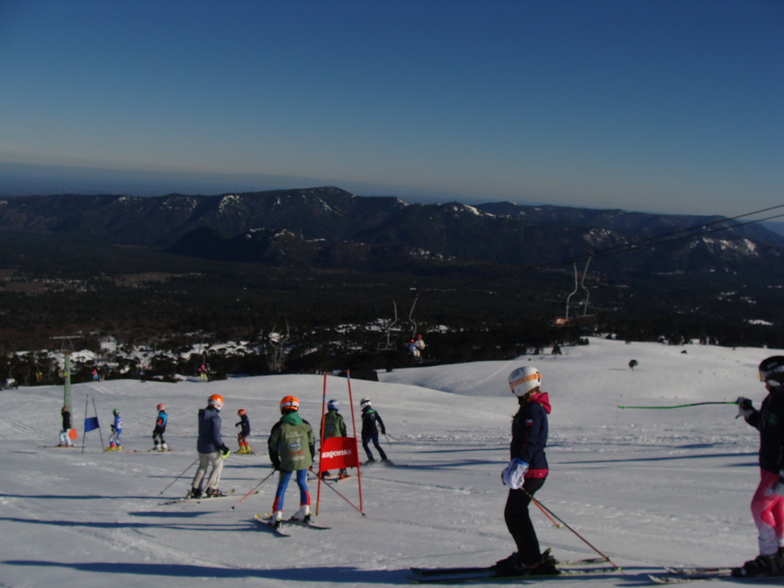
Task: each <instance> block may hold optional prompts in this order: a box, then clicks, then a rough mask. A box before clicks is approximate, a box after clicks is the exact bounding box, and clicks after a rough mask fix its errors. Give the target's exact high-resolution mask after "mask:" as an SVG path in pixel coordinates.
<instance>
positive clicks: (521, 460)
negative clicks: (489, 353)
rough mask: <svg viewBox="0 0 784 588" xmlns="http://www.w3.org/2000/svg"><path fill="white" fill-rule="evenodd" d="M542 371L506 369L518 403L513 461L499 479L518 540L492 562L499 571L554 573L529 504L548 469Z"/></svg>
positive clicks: (510, 525) (507, 515) (509, 523)
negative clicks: (513, 548)
mask: <svg viewBox="0 0 784 588" xmlns="http://www.w3.org/2000/svg"><path fill="white" fill-rule="evenodd" d="M541 383H542V374H540V373H539V370H537V369H536V368H534V367H524V368H518V369H516V370H514V371H513V372H512V373H511V374H509V387H510V388H511V390H512V394H514V395H515V396H517V399H518V400H517V401H518V404H519V405H520V408H519V409H518V411H517V414H516V415H515V416H514V419H513V420H512V442H511V444H510V447H509V450H510V453H511V457H512V461H510V462H509V465H508V466H506V468H505V469H504V471H503V473H502V474H501V479H502V480H503V481H504V484H506V485H507V486H509V495H508V496H507V499H506V507H505V508H504V520H505V522H506V528H507V529H509V533H511V535H512V538H513V539H514V541H515V545H516V546H517V551H516V552H515V553H513V554H512V555H510V556H509V557H508V558H506V559H502V560H501V561H498V562H496V564H495V573H496V575H497V576H522V575H536V574H557V573H558V570H557V568H556V567H555V560H554V559H553V558H552V556H549V554H548V555H544V556H543V555H542V554H541V553H540V551H539V540H538V539H537V537H536V531H535V530H534V526H533V523H532V522H531V517H530V515H529V513H528V505H529V504H530V503H531V500H533V497H534V494H535V493H536V492H537V490H539V489H540V488H541V487H542V486H543V485H544V482H545V479H546V478H547V473H548V466H547V457H546V456H545V453H544V449H545V446H546V445H547V433H548V423H547V415H548V414H550V398H549V395H548V394H547V392H542V391H541V390H540V386H541Z"/></svg>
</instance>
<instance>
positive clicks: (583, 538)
mask: <svg viewBox="0 0 784 588" xmlns="http://www.w3.org/2000/svg"><path fill="white" fill-rule="evenodd" d="M521 490H523V491H524V492H525V493H526V494H527V495H528V497H529V498H530V499H531V501H532V502H533V503H534V504H536V505H537V506H538V507H539V508H541V509H542V511H544V512H546V513H547V514H549V515H551V516H552V517H553V518H554V519H556V520H557V521H559V522H560V523H561V524H562V525H563V526H564V527H566V528H567V529H569V530H570V531H571V532H572V533H574V534H575V535H576V536H577V538H578V539H580V541H582V542H583V543H585V544H586V545H587V546H588V547H590V548H591V549H593V550H594V551H595V552H596V553H598V554H599V555H601V556H602V557H603V558H604V561H606V562H607V563H608V564H610V565H611V566H613V567H614V568H615V569H617V570H620V569H621V566H619V565H616V564H615V563H613V561H612V560H611V559H610V558H609V557H607V556H606V555H604V554H603V553H602V552H601V551H599V550H598V549H596V547H594V546H593V545H592V544H591V543H590V542H589V541H588V540H587V539H586V538H585V537H583V536H582V535H580V533H578V532H577V531H575V530H574V529H572V528H571V527H570V526H569V525H567V524H566V523H565V522H564V520H563V519H562V518H561V517H559V516H558V515H557V514H555V513H554V512H553V511H551V510H550V509H549V508H547V507H546V506H545V505H544V504H542V503H541V502H539V501H538V500H537V499H536V498H534V496H533V494H531V493H530V492H529V491H528V490H526V489H525V488H521Z"/></svg>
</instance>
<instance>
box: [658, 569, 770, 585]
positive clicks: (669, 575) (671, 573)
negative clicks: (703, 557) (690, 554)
mask: <svg viewBox="0 0 784 588" xmlns="http://www.w3.org/2000/svg"><path fill="white" fill-rule="evenodd" d="M664 569H665V570H666V573H664V574H649V575H648V577H649V578H650V579H651V581H652V582H654V583H655V584H683V583H685V582H693V581H694V580H727V579H730V578H731V579H732V580H740V581H744V580H748V581H750V582H754V581H757V582H766V581H767V582H771V581H772V580H771V578H777V577H778V578H782V577H783V576H784V574H775V575H771V574H757V575H754V576H735V575H734V573H733V572H734V571H735V570H737V569H738V568H670V567H665V568H664Z"/></svg>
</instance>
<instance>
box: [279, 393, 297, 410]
mask: <svg viewBox="0 0 784 588" xmlns="http://www.w3.org/2000/svg"><path fill="white" fill-rule="evenodd" d="M284 410H299V400H297V398H296V397H295V396H284V397H283V399H282V400H281V401H280V412H283V411H284Z"/></svg>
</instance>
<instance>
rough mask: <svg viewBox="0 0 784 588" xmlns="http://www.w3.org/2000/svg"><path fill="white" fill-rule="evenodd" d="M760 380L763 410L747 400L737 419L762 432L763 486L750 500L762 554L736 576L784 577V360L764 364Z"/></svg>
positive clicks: (741, 404) (740, 402)
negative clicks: (762, 391)
mask: <svg viewBox="0 0 784 588" xmlns="http://www.w3.org/2000/svg"><path fill="white" fill-rule="evenodd" d="M759 376H760V380H761V381H762V382H765V388H766V389H767V391H768V395H767V396H766V397H765V399H764V400H763V401H762V405H761V406H760V409H759V410H756V409H755V408H754V406H753V404H752V402H751V400H749V399H748V398H744V397H740V398H738V400H737V402H738V416H742V417H743V418H744V419H745V421H746V422H747V423H748V424H750V425H751V426H752V427H754V428H755V429H757V430H759V432H760V448H759V465H760V483H759V486H758V487H757V491H756V492H755V493H754V497H753V498H752V499H751V514H752V516H753V517H754V524H755V525H756V526H757V531H758V533H759V538H758V541H759V552H760V554H759V555H758V556H757V557H756V558H755V559H753V560H751V561H747V562H746V563H744V564H743V566H742V567H740V568H736V569H735V570H733V575H734V576H771V575H784V356H781V355H774V356H772V357H768V358H767V359H765V360H763V361H762V363H760V364H759Z"/></svg>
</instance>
